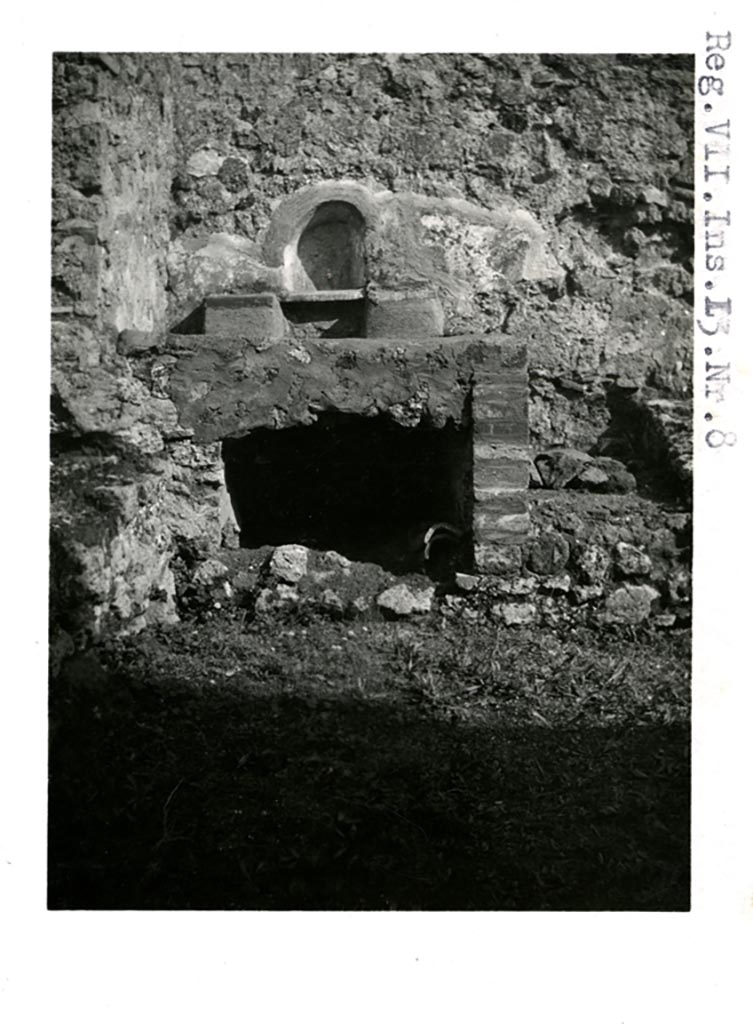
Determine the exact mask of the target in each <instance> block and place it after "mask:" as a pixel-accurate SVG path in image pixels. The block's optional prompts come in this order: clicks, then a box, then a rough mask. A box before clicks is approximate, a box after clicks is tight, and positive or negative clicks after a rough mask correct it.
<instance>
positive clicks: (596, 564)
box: [573, 544, 609, 583]
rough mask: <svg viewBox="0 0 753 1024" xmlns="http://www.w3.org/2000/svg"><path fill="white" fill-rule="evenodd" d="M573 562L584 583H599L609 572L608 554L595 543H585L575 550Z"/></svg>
mask: <svg viewBox="0 0 753 1024" xmlns="http://www.w3.org/2000/svg"><path fill="white" fill-rule="evenodd" d="M573 564H574V565H575V568H576V569H577V570H578V573H579V575H580V577H581V579H582V580H583V581H584V582H585V583H601V582H603V581H604V580H605V579H606V577H607V574H608V572H609V555H608V554H607V552H606V551H605V550H604V549H603V548H600V547H597V546H596V545H595V544H586V545H585V546H584V547H582V548H581V549H580V550H579V551H576V553H575V555H574V557H573Z"/></svg>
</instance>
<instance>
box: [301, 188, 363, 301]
mask: <svg viewBox="0 0 753 1024" xmlns="http://www.w3.org/2000/svg"><path fill="white" fill-rule="evenodd" d="M365 233H366V221H365V220H364V218H363V215H362V214H361V213H360V211H359V210H358V209H357V208H356V207H355V206H353V204H352V203H348V202H344V201H343V200H340V199H334V200H327V201H325V202H323V203H320V204H319V205H318V206H317V207H316V209H315V210H314V212H313V214H312V215H311V218H310V220H309V221H308V223H307V224H306V226H305V227H304V229H303V230H302V231H301V233H300V234H299V236H298V240H297V242H296V245H295V252H294V253H291V256H293V257H294V258H293V259H292V261H291V262H292V266H291V270H292V277H293V281H292V284H293V287H294V289H295V290H296V291H338V290H343V289H351V288H363V287H364V285H365V284H366V256H365V251H364V236H365Z"/></svg>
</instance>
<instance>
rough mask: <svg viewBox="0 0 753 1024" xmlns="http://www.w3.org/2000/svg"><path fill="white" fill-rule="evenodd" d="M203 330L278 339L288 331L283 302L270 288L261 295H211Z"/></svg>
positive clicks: (221, 333)
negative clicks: (281, 306)
mask: <svg viewBox="0 0 753 1024" xmlns="http://www.w3.org/2000/svg"><path fill="white" fill-rule="evenodd" d="M204 333H205V334H208V335H214V336H215V337H216V336H218V335H220V336H221V335H224V336H239V337H244V338H264V339H267V340H270V341H279V340H280V339H281V338H282V337H283V336H284V334H285V317H284V316H283V314H282V309H281V308H280V302H279V300H278V298H277V296H276V295H272V294H271V292H269V293H267V292H262V293H260V294H258V295H209V296H207V298H206V300H205V311H204Z"/></svg>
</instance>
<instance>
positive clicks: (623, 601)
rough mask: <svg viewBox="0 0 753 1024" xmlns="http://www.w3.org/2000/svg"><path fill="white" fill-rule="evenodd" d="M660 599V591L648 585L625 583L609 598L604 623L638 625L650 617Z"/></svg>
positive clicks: (603, 614) (605, 607) (603, 615)
mask: <svg viewBox="0 0 753 1024" xmlns="http://www.w3.org/2000/svg"><path fill="white" fill-rule="evenodd" d="M658 598H659V591H658V590H654V588H653V587H650V586H648V584H646V583H639V584H633V583H623V584H622V586H620V587H618V588H617V590H613V591H612V593H611V594H610V595H609V596H608V597H607V599H606V601H605V604H604V611H603V613H602V616H601V618H602V621H604V622H614V623H623V624H625V625H633V626H635V625H638V623H640V622H644V621H645V620H646V619H647V618H648V617H649V615H650V614H651V606H652V605H653V603H654V601H656V600H658Z"/></svg>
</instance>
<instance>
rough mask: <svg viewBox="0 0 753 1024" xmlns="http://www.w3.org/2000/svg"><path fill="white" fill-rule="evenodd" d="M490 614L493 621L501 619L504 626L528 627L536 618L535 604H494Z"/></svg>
mask: <svg viewBox="0 0 753 1024" xmlns="http://www.w3.org/2000/svg"><path fill="white" fill-rule="evenodd" d="M490 614H491V616H492V618H494V619H501V620H502V621H503V622H504V624H505V625H506V626H530V625H531V624H532V623H534V622H535V621H536V617H537V613H536V605H535V604H512V603H510V604H495V605H492V608H491V612H490Z"/></svg>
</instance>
